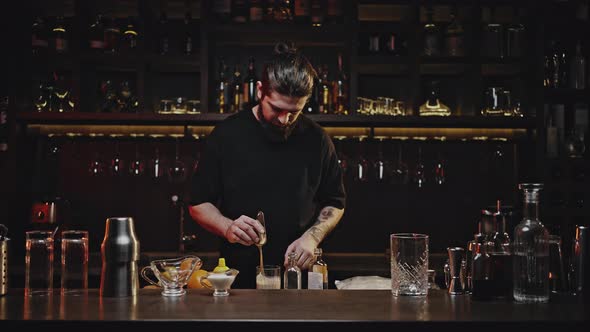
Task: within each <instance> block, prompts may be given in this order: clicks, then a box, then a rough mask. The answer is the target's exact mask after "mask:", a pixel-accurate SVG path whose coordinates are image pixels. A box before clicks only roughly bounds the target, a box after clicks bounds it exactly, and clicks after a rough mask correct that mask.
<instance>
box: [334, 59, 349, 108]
mask: <svg viewBox="0 0 590 332" xmlns="http://www.w3.org/2000/svg"><path fill="white" fill-rule="evenodd" d="M332 105H333V111H334V114H340V115H348V77H347V75H346V73H345V72H344V69H343V65H342V54H338V73H337V75H336V79H335V80H334V81H333V82H332Z"/></svg>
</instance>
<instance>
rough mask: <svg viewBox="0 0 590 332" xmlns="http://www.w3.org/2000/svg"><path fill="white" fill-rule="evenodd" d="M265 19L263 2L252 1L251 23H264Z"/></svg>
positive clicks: (258, 0)
mask: <svg viewBox="0 0 590 332" xmlns="http://www.w3.org/2000/svg"><path fill="white" fill-rule="evenodd" d="M263 18H264V8H263V7H262V0H251V1H250V22H262V19H263Z"/></svg>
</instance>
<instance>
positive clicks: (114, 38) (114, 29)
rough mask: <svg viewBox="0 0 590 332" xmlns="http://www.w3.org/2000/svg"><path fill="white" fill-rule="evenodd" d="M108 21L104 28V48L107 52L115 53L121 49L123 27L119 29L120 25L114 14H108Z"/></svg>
mask: <svg viewBox="0 0 590 332" xmlns="http://www.w3.org/2000/svg"><path fill="white" fill-rule="evenodd" d="M106 22H107V23H106V25H105V29H104V50H105V52H107V53H111V54H114V53H117V52H118V51H119V40H120V38H121V29H119V26H118V25H117V22H116V21H115V18H114V17H113V16H112V15H109V16H108V18H107V19H106Z"/></svg>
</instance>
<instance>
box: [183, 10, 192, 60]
mask: <svg viewBox="0 0 590 332" xmlns="http://www.w3.org/2000/svg"><path fill="white" fill-rule="evenodd" d="M181 50H182V53H183V54H185V55H191V54H193V52H194V38H193V17H192V14H191V11H190V10H187V11H186V13H184V36H183V38H182V45H181Z"/></svg>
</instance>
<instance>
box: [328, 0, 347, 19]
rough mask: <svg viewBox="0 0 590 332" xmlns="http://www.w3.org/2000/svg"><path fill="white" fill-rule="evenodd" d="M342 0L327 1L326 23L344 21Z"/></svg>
mask: <svg viewBox="0 0 590 332" xmlns="http://www.w3.org/2000/svg"><path fill="white" fill-rule="evenodd" d="M342 19H343V17H342V1H341V0H327V1H326V23H340V22H342Z"/></svg>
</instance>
